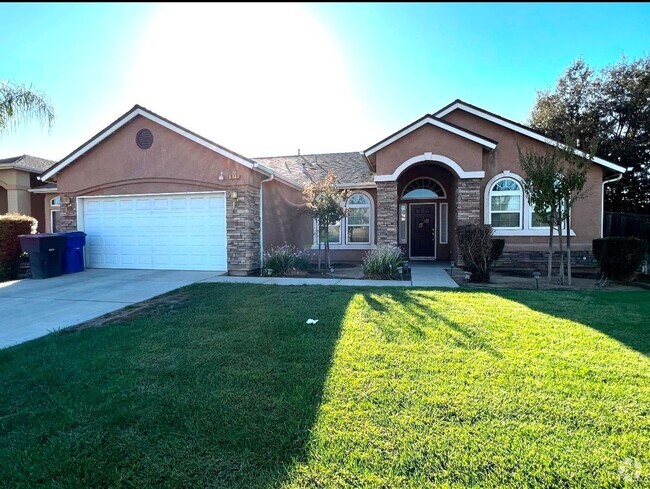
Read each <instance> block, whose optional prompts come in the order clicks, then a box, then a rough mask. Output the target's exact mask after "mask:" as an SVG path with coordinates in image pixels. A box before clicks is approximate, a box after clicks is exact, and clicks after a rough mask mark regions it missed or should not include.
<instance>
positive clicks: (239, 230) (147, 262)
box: [41, 100, 625, 274]
mask: <svg viewBox="0 0 650 489" xmlns="http://www.w3.org/2000/svg"><path fill="white" fill-rule="evenodd" d="M554 143H555V142H554V141H552V140H550V139H548V138H547V137H545V136H544V135H542V134H540V133H538V132H536V131H534V130H532V129H530V128H528V127H526V126H523V125H521V124H518V123H516V122H513V121H510V120H508V119H505V118H503V117H500V116H498V115H496V114H493V113H490V112H487V111H485V110H483V109H480V108H478V107H475V106H473V105H470V104H467V103H465V102H462V101H460V100H456V101H455V102H453V103H451V104H449V105H448V106H446V107H444V108H443V109H441V110H440V111H438V112H436V113H435V114H431V115H426V116H424V117H422V118H421V119H418V120H417V121H415V122H413V123H412V124H409V125H408V126H406V127H405V128H403V129H401V130H399V131H398V132H396V133H395V134H392V135H391V136H389V137H387V138H386V139H384V140H383V141H380V142H379V143H377V144H375V145H373V146H372V147H370V148H368V149H367V150H365V151H362V152H358V153H334V154H321V155H296V156H285V157H272V158H246V157H244V156H241V155H239V154H237V153H235V152H233V151H230V150H228V149H226V148H224V147H222V146H220V145H218V144H216V143H214V142H212V141H210V140H208V139H205V138H203V137H202V136H199V135H198V134H195V133H193V132H191V131H189V130H187V129H185V128H183V127H181V126H179V125H177V124H175V123H173V122H171V121H169V120H167V119H164V118H162V117H160V116H158V115H156V114H154V113H153V112H151V111H149V110H147V109H145V108H143V107H140V106H137V105H136V106H135V107H133V109H131V110H130V111H129V112H127V113H126V114H124V115H123V116H122V117H120V118H119V119H117V120H116V121H115V122H113V123H112V124H111V125H110V126H108V127H107V128H106V129H104V130H103V131H101V132H100V133H99V134H97V135H96V136H94V137H92V138H91V139H90V140H89V141H87V142H86V143H84V144H83V145H82V146H80V147H79V148H77V149H76V150H74V151H73V152H72V153H70V155H68V156H66V157H65V158H63V159H62V160H61V161H59V162H58V163H56V164H55V165H53V166H52V167H51V168H49V169H48V170H47V171H45V172H44V173H43V175H42V176H41V178H42V180H44V181H56V183H57V186H58V194H59V195H60V201H61V208H60V209H61V216H60V220H59V224H60V227H61V229H63V230H73V229H79V230H83V231H85V232H86V233H87V234H88V238H87V245H86V264H87V266H89V267H98V268H144V269H149V268H156V269H191V270H223V271H226V270H227V271H229V272H230V273H231V274H246V273H251V272H253V271H255V270H257V269H259V267H260V260H261V256H262V250H268V249H269V248H270V247H272V246H274V245H279V244H282V243H285V242H286V243H292V244H295V245H297V246H299V247H301V248H312V249H313V248H317V244H316V243H315V241H316V236H317V233H316V224H315V223H314V222H313V221H312V219H311V218H310V217H309V215H308V213H307V212H306V210H305V205H304V201H303V198H302V188H303V185H304V183H306V182H308V181H311V180H314V179H318V178H320V177H322V176H324V175H325V174H326V172H327V171H328V170H329V169H332V170H334V171H335V172H336V174H337V175H338V177H339V180H340V186H341V187H344V188H347V189H349V191H350V197H349V199H348V202H347V206H348V208H349V213H348V216H347V217H345V218H344V219H342V220H341V222H340V223H338V224H337V225H336V226H332V228H331V229H330V240H331V248H332V256H333V259H334V260H335V261H357V260H361V258H362V256H363V254H364V253H366V252H367V251H368V250H369V249H372V248H374V247H375V246H376V245H377V244H384V243H395V244H399V245H400V246H401V247H402V248H403V249H404V251H405V253H406V254H407V256H408V257H409V259H411V260H419V259H422V260H450V259H454V258H455V243H454V236H455V230H456V226H457V225H458V224H460V223H469V222H473V223H488V224H492V226H493V227H494V229H495V234H496V235H497V236H502V237H504V238H505V239H506V250H507V251H508V252H509V253H510V254H521V255H522V256H525V255H526V254H527V253H530V252H535V251H542V250H544V249H546V247H547V241H548V228H546V229H545V228H544V226H543V225H541V224H540V223H539V222H538V220H537V219H536V216H535V213H534V209H532V208H531V206H530V205H529V204H528V202H527V201H526V198H525V196H524V193H523V189H522V185H521V182H522V172H521V169H520V167H519V164H518V152H517V147H518V146H521V147H523V148H528V149H535V150H540V151H542V150H544V149H545V148H546V147H547V145H548V144H554ZM578 153H579V152H578ZM579 154H581V153H579ZM592 163H593V164H592V165H591V166H590V168H589V172H588V178H587V188H588V189H589V191H588V193H587V196H586V198H584V199H582V200H580V201H578V202H577V203H576V204H575V206H574V208H573V211H572V222H571V229H570V232H571V234H572V236H574V238H573V245H572V246H573V249H574V251H575V252H576V254H578V255H579V254H580V252H583V253H587V252H589V251H590V250H591V241H592V239H594V238H596V237H600V236H601V234H602V216H603V212H602V203H603V195H602V194H603V188H604V184H605V183H606V181H607V179H609V178H610V177H612V176H616V175H619V174H620V173H622V172H624V171H625V169H624V168H623V167H622V166H620V165H617V164H614V163H611V162H608V161H605V160H603V159H600V158H593V159H592Z"/></svg>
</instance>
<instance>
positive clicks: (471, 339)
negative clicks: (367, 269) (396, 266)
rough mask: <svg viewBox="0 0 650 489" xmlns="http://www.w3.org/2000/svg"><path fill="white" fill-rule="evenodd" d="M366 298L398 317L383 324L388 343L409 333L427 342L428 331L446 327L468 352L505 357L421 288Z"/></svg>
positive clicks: (375, 307) (368, 294) (366, 295)
mask: <svg viewBox="0 0 650 489" xmlns="http://www.w3.org/2000/svg"><path fill="white" fill-rule="evenodd" d="M362 296H363V299H364V300H365V302H366V303H367V304H368V306H369V307H371V308H372V309H373V310H374V311H376V312H378V313H380V314H381V313H387V312H389V311H390V313H391V314H393V315H397V316H398V318H397V320H396V321H379V322H378V324H377V327H378V328H379V330H380V331H381V332H382V334H384V336H385V337H386V339H387V340H388V341H392V340H393V339H395V338H401V337H402V335H403V334H404V333H407V335H408V336H410V337H411V338H413V339H420V340H424V339H425V336H426V332H425V331H426V328H427V327H429V328H431V327H439V326H440V325H443V326H445V327H447V328H448V329H449V330H450V331H453V332H454V333H455V334H453V340H454V343H455V345H456V346H458V347H460V348H464V349H466V350H483V351H485V352H487V353H489V354H490V355H492V356H493V357H495V358H502V357H503V355H502V353H501V352H499V351H498V350H497V349H496V348H494V347H492V345H491V344H490V342H489V340H488V339H487V338H486V337H485V336H484V335H483V334H481V333H480V331H478V330H477V329H474V328H471V327H469V326H467V325H463V324H461V323H459V322H458V321H455V320H453V319H451V318H450V317H449V315H448V314H445V312H444V306H443V304H441V303H438V301H437V299H436V297H435V295H432V294H430V293H425V292H423V291H419V290H417V289H415V290H413V289H391V290H390V292H388V291H387V289H383V290H382V291H381V292H363V293H362Z"/></svg>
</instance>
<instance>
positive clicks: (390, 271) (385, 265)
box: [363, 245, 405, 280]
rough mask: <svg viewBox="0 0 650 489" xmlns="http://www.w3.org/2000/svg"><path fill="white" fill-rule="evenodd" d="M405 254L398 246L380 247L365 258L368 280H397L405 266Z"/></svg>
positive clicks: (364, 268)
mask: <svg viewBox="0 0 650 489" xmlns="http://www.w3.org/2000/svg"><path fill="white" fill-rule="evenodd" d="M404 261H405V257H404V253H403V252H402V250H401V249H400V248H399V247H397V246H392V245H380V246H378V247H377V248H375V249H374V250H371V251H370V252H369V253H368V254H367V255H366V256H365V257H364V258H363V274H364V276H366V277H368V278H374V279H379V280H395V279H398V278H399V272H398V271H397V269H398V268H400V267H403V266H404Z"/></svg>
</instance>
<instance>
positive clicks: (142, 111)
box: [39, 105, 296, 186]
mask: <svg viewBox="0 0 650 489" xmlns="http://www.w3.org/2000/svg"><path fill="white" fill-rule="evenodd" d="M138 116H141V117H144V118H146V119H149V120H150V121H152V122H155V123H156V124H159V125H161V126H163V127H165V128H167V129H169V130H171V131H173V132H175V133H177V134H180V135H181V136H184V137H186V138H188V139H191V140H192V141H194V142H195V143H198V144H200V145H201V146H203V147H205V148H208V149H210V150H212V151H214V152H215V153H218V154H220V155H223V156H225V157H226V158H230V159H231V160H233V161H236V162H237V163H239V164H241V165H244V166H245V167H247V168H250V169H253V170H257V171H259V172H261V173H263V174H265V175H267V176H272V175H273V176H275V177H277V178H278V179H279V180H282V181H284V182H285V183H287V184H289V185H291V186H296V184H295V183H293V182H290V181H286V180H285V179H284V178H283V177H282V176H281V175H276V174H275V173H274V172H273V171H272V170H271V169H270V168H266V167H264V166H262V165H260V164H259V163H257V162H256V161H253V160H251V159H249V158H246V157H245V156H242V155H240V154H238V153H235V152H234V151H231V150H229V149H227V148H224V147H223V146H221V145H219V144H217V143H215V142H213V141H210V140H209V139H206V138H204V137H203V136H200V135H198V134H197V133H195V132H192V131H190V130H189V129H185V128H184V127H182V126H179V125H178V124H176V123H175V122H172V121H170V120H169V119H165V118H164V117H162V116H160V115H158V114H156V113H154V112H152V111H150V110H148V109H146V108H144V107H142V106H140V105H134V106H133V108H132V109H131V110H129V111H128V112H127V113H125V114H124V115H122V116H121V117H119V118H118V119H117V120H116V121H115V122H113V123H112V124H110V125H109V126H108V127H106V128H105V129H103V130H101V131H100V132H99V133H97V134H95V135H94V136H93V137H91V138H90V139H89V140H88V141H86V142H85V143H84V144H82V145H81V146H79V147H78V148H77V149H75V150H74V151H72V153H70V154H69V155H68V156H66V157H64V158H63V159H62V160H60V161H59V162H58V163H56V164H54V165H52V166H51V167H50V168H49V169H48V170H47V171H45V172H44V173H43V174H42V175H41V176H40V177H39V178H40V179H41V180H47V179H49V178H52V176H54V175H55V174H56V173H58V172H60V171H61V170H63V169H64V168H65V167H66V166H68V165H70V164H71V163H73V162H74V161H75V160H76V159H78V158H79V157H81V156H83V155H84V154H86V153H87V152H88V151H90V150H91V149H92V148H94V147H95V146H97V145H98V144H99V143H101V142H102V141H104V140H105V139H107V138H108V137H109V136H111V135H112V134H113V133H115V132H116V131H117V130H118V129H120V128H121V127H123V126H125V125H126V124H128V123H129V122H130V121H132V120H133V119H135V118H136V117H138Z"/></svg>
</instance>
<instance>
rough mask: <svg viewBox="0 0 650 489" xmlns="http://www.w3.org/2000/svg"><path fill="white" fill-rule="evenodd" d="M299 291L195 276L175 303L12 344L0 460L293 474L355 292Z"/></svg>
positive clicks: (55, 478) (199, 478)
mask: <svg viewBox="0 0 650 489" xmlns="http://www.w3.org/2000/svg"><path fill="white" fill-rule="evenodd" d="M300 289H302V288H298V287H295V288H294V287H279V286H277V287H273V286H254V285H248V284H199V285H193V286H190V287H189V288H186V289H184V290H185V291H187V292H188V295H189V296H190V300H188V301H186V302H184V303H183V304H181V305H179V307H178V308H177V309H176V310H175V311H163V310H159V311H149V313H145V314H143V315H142V316H141V317H139V318H136V319H133V320H130V321H128V322H123V323H115V324H112V325H111V326H110V327H102V328H91V329H86V330H84V331H78V332H75V333H71V334H66V335H55V336H49V337H46V338H44V339H42V340H39V341H37V342H32V343H29V344H25V345H19V346H18V347H15V348H13V349H10V350H9V351H5V354H4V355H3V358H2V359H1V360H2V361H0V374H1V375H2V376H3V379H5V380H6V384H5V386H4V388H0V405H2V406H4V407H3V408H1V409H0V462H2V465H3V466H4V467H12V468H13V469H12V470H11V471H9V472H10V473H9V474H5V477H6V478H5V477H3V479H5V482H7V483H8V484H9V485H10V486H11V485H12V483H15V484H17V485H21V483H22V484H23V485H26V486H35V485H38V484H39V483H42V482H43V481H48V483H51V484H55V485H60V486H62V487H65V486H67V487H72V486H79V485H80V484H81V485H83V486H93V487H114V486H118V485H129V486H136V487H159V486H166V487H188V486H192V487H241V488H251V487H270V486H274V485H277V484H279V483H281V482H282V481H284V480H286V477H287V474H288V473H289V472H290V471H291V468H292V467H293V466H294V465H295V464H296V463H300V462H301V461H303V460H305V459H306V457H307V456H308V449H307V445H308V441H309V438H310V433H311V430H312V426H313V424H314V423H315V421H316V417H317V414H318V409H319V406H320V405H321V402H322V397H323V392H324V386H325V383H326V379H327V377H328V373H329V370H330V367H331V365H332V362H333V356H334V351H335V347H336V344H337V341H338V338H339V335H340V332H341V327H342V324H343V321H344V317H345V314H346V309H347V307H348V303H349V302H350V300H351V299H352V298H353V297H354V295H355V294H356V291H355V290H354V289H351V288H347V287H339V288H334V287H322V288H318V289H319V290H318V295H315V296H314V297H313V300H309V301H305V293H304V289H303V290H300ZM314 291H315V289H314ZM145 312H146V311H145ZM310 318H312V319H318V323H316V324H312V325H308V324H306V323H305V322H306V320H307V319H310ZM35 440H37V441H35ZM38 440H40V441H38ZM3 447H4V448H3ZM7 447H12V448H11V450H9V449H7ZM21 467H22V469H21ZM12 481H13V482H12ZM80 481H81V482H80Z"/></svg>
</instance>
